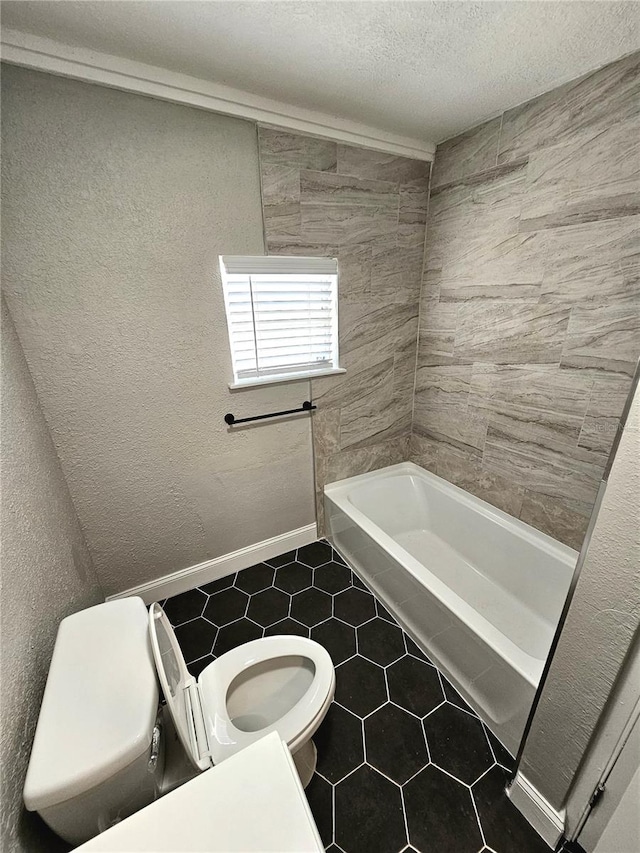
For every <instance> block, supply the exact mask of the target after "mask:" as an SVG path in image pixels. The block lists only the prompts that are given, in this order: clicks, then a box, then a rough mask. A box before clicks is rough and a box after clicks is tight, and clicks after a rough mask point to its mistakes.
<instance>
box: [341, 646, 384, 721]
mask: <svg viewBox="0 0 640 853" xmlns="http://www.w3.org/2000/svg"><path fill="white" fill-rule="evenodd" d="M335 699H336V702H339V703H340V704H341V705H342V706H343V707H345V708H348V709H349V710H350V711H353V712H354V714H357V715H358V716H359V717H365V716H366V715H367V714H370V713H371V711H375V709H376V708H379V707H380V705H383V704H384V703H385V702H386V701H387V686H386V684H385V680H384V670H383V669H382V667H379V666H378V665H377V664H375V663H371V661H368V660H366V659H365V658H363V657H360V656H359V655H358V656H357V657H354V658H351V660H348V661H346V663H342V664H340V666H338V667H336V696H335Z"/></svg>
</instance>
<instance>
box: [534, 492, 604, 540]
mask: <svg viewBox="0 0 640 853" xmlns="http://www.w3.org/2000/svg"><path fill="white" fill-rule="evenodd" d="M591 507H592V502H591V501H589V502H587V503H580V502H579V501H574V500H571V499H570V498H556V497H552V496H551V495H544V494H540V493H538V492H534V491H531V490H530V489H524V492H523V497H522V507H521V509H520V519H521V520H522V521H524V522H526V523H527V524H530V525H531V526H532V527H537V528H538V530H542V532H543V533H546V534H548V535H549V536H552V537H553V538H554V539H559V540H560V542H564V543H565V545H568V546H569V547H570V548H575V550H576V551H579V550H580V548H581V547H582V540H583V539H584V535H585V533H586V532H587V527H588V526H589V516H590V515H591Z"/></svg>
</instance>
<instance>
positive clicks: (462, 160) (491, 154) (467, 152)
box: [433, 116, 502, 187]
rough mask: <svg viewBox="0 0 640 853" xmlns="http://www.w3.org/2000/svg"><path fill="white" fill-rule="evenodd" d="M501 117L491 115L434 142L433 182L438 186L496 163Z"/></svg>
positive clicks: (488, 167)
mask: <svg viewBox="0 0 640 853" xmlns="http://www.w3.org/2000/svg"><path fill="white" fill-rule="evenodd" d="M501 123H502V118H501V117H500V116H498V118H494V119H491V121H487V122H485V123H484V124H481V125H478V127H473V128H471V130H467V131H466V132H465V133H461V134H460V135H459V136H456V137H454V138H453V139H449V140H448V141H447V142H443V143H442V144H441V145H439V146H438V150H437V152H436V159H435V162H434V164H433V186H434V187H439V186H441V185H442V184H448V183H451V182H452V181H456V180H458V179H459V178H460V177H462V176H463V175H473V174H475V173H476V172H482V171H484V170H485V169H490V168H491V167H492V166H495V165H496V164H497V162H498V161H497V158H498V141H499V138H500V125H501Z"/></svg>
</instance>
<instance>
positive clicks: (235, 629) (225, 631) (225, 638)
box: [213, 619, 262, 658]
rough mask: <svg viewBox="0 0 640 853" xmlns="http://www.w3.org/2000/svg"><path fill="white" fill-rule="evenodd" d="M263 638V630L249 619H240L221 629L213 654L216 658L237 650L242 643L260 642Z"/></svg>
mask: <svg viewBox="0 0 640 853" xmlns="http://www.w3.org/2000/svg"><path fill="white" fill-rule="evenodd" d="M261 636H262V628H260V626H259V625H256V623H255V622H251V621H250V620H249V619H239V620H238V621H237V622H233V623H232V624H231V625H225V626H224V628H220V630H219V631H218V636H217V637H216V644H215V646H214V647H213V653H214V655H215V656H216V657H218V658H219V657H220V655H223V654H225V652H229V651H231V649H235V648H236V646H240V645H241V644H242V643H249V642H250V641H251V640H258V639H260V637H261Z"/></svg>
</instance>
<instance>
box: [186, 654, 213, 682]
mask: <svg viewBox="0 0 640 853" xmlns="http://www.w3.org/2000/svg"><path fill="white" fill-rule="evenodd" d="M214 660H215V658H214V656H213V655H205V656H204V657H203V658H199V659H198V660H194V661H192V662H191V663H190V664H188V666H187V669H188V670H189V672H190V674H191V675H192V676H193V677H194V678H198V677H199V675H200V673H201V672H202V670H203V669H204V668H205V667H206V666H209V664H210V663H211V662H212V661H214Z"/></svg>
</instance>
